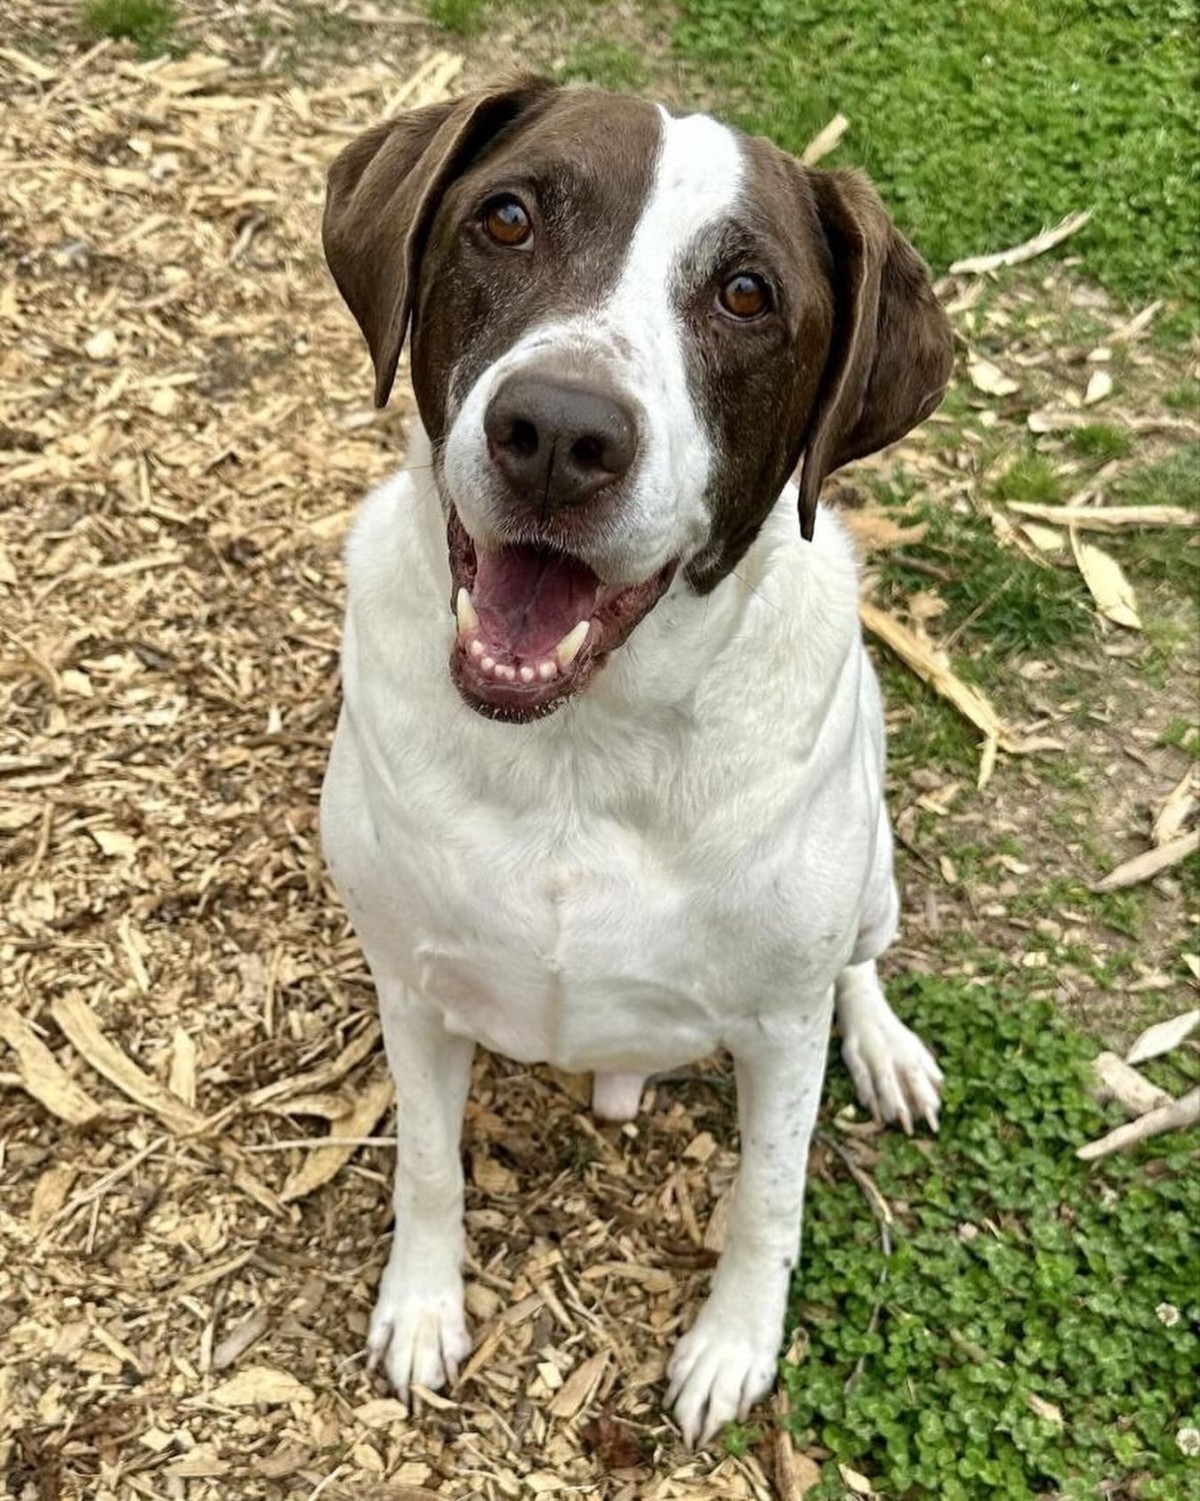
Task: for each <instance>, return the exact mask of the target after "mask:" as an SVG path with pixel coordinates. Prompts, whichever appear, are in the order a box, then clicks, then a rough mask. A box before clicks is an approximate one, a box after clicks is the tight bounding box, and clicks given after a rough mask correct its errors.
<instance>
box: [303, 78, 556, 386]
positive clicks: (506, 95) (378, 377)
mask: <svg viewBox="0 0 1200 1501" xmlns="http://www.w3.org/2000/svg"><path fill="white" fill-rule="evenodd" d="M555 87H556V86H555V85H554V84H552V83H550V82H549V81H547V80H545V79H540V78H522V79H518V80H517V81H516V82H514V83H513V84H511V85H509V86H508V87H506V88H502V89H497V90H492V91H490V92H487V93H482V94H471V95H467V96H465V97H464V98H462V99H452V100H448V101H446V102H445V103H443V104H429V105H426V106H425V107H424V108H423V109H416V110H413V111H412V112H411V113H410V114H406V115H402V116H400V117H399V118H398V119H396V120H389V121H386V122H385V123H384V124H382V125H376V126H374V127H373V128H372V129H371V130H368V131H366V132H365V134H363V135H361V136H359V137H357V139H355V140H353V141H351V143H350V145H349V146H347V147H346V148H345V150H344V151H342V152H341V154H340V155H339V156H338V157H337V159H336V160H335V161H334V163H333V166H332V167H331V168H330V169H329V181H328V185H327V188H326V194H325V217H324V220H323V221H322V225H321V239H322V242H323V244H324V247H325V259H326V260H327V261H328V263H329V269H330V270H331V271H332V272H333V279H334V281H335V282H337V286H338V291H339V292H340V293H341V294H342V296H343V297H344V298H345V300H346V305H347V306H348V307H349V309H350V311H351V312H352V313H353V314H354V316H355V318H356V319H357V321H358V326H359V328H361V329H362V331H363V337H364V338H365V339H366V341H367V347H368V349H369V350H370V351H371V359H372V361H373V362H374V365H375V405H376V406H380V407H381V406H385V405H386V404H387V399H388V396H389V395H390V394H391V390H392V382H393V381H394V380H395V378H396V364H397V362H398V360H399V359H400V350H401V349H402V348H403V345H404V337H405V334H406V332H407V330H408V324H409V318H410V316H411V314H412V312H413V300H414V297H415V294H416V287H417V276H418V272H419V269H420V263H421V252H422V250H423V248H424V244H425V239H426V236H427V234H428V232H429V225H430V222H431V220H432V218H433V214H434V212H435V210H436V208H437V204H438V201H439V199H440V198H441V195H442V193H443V192H444V191H445V189H446V187H447V185H448V184H449V183H450V182H452V181H453V179H454V178H455V177H456V176H457V175H458V174H459V173H460V172H462V171H463V170H464V168H465V167H466V165H467V163H468V162H469V161H470V160H471V159H472V158H473V157H475V156H476V155H477V154H478V153H479V152H480V151H481V150H482V149H483V148H484V147H485V146H486V145H487V144H488V142H490V141H491V140H492V139H494V137H495V136H496V135H498V134H499V132H500V131H501V130H503V129H504V127H505V126H506V125H508V124H510V123H511V122H512V121H513V120H515V119H516V118H517V117H518V116H520V115H522V114H524V113H525V112H526V111H527V110H528V109H530V108H531V107H532V106H533V105H534V104H536V103H538V102H539V101H541V100H543V99H545V98H546V96H547V95H548V94H550V93H553V92H554V89H555Z"/></svg>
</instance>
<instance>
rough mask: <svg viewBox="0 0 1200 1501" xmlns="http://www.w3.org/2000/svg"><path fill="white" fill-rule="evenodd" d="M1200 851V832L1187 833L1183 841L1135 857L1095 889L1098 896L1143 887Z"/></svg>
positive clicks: (1172, 841) (1173, 840)
mask: <svg viewBox="0 0 1200 1501" xmlns="http://www.w3.org/2000/svg"><path fill="white" fill-rule="evenodd" d="M1197 850H1200V829H1193V830H1192V832H1191V833H1190V834H1184V835H1183V836H1182V837H1181V838H1179V839H1172V840H1171V842H1170V843H1169V844H1160V845H1159V846H1158V847H1157V848H1156V849H1152V850H1145V851H1144V852H1143V853H1142V854H1140V855H1134V857H1133V859H1132V860H1126V861H1125V862H1124V864H1122V865H1118V866H1117V868H1116V870H1110V871H1109V873H1108V874H1107V875H1106V876H1105V877H1104V879H1103V880H1101V881H1097V882H1096V883H1095V884H1094V885H1093V886H1092V890H1093V891H1094V892H1095V893H1096V894H1097V895H1098V896H1100V895H1103V893H1104V892H1106V891H1121V890H1122V889H1123V888H1124V887H1126V886H1140V885H1141V884H1142V882H1143V881H1152V880H1153V879H1154V877H1155V876H1156V875H1158V874H1159V873H1160V872H1161V871H1164V870H1168V869H1170V867H1171V866H1172V865H1178V864H1179V862H1180V861H1181V860H1186V859H1187V857H1188V856H1189V855H1193V854H1195V852H1196V851H1197Z"/></svg>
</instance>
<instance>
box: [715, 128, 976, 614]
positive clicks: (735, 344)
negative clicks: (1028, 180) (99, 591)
mask: <svg viewBox="0 0 1200 1501" xmlns="http://www.w3.org/2000/svg"><path fill="white" fill-rule="evenodd" d="M742 149H743V154H744V160H745V165H746V179H745V185H744V187H743V191H742V201H741V204H740V206H739V210H738V213H737V222H736V223H731V224H729V225H727V226H726V227H725V229H724V230H723V231H722V232H721V233H720V234H718V235H715V236H714V237H713V238H712V240H711V242H710V243H708V244H706V245H704V246H702V247H698V250H697V252H696V255H697V258H698V259H699V260H700V261H701V263H700V264H697V265H695V266H693V267H692V269H691V273H690V276H689V278H688V284H689V285H690V286H692V287H694V288H695V289H696V290H695V291H694V292H693V294H692V295H691V297H690V300H689V302H688V305H687V308H686V312H687V316H688V321H689V328H690V331H691V338H692V348H691V351H690V354H689V361H688V368H689V377H690V381H691V385H692V391H693V395H694V397H695V399H696V400H697V402H698V403H699V404H700V406H701V408H702V410H703V411H704V412H705V414H706V417H707V421H708V426H709V429H710V432H711V433H712V436H713V439H714V447H715V450H716V453H717V462H716V471H715V473H714V475H713V479H712V484H711V486H710V490H709V505H710V510H711V513H712V517H713V524H712V530H711V533H710V538H709V542H708V544H707V546H706V547H705V548H704V549H703V550H702V551H701V553H700V554H699V555H698V556H697V557H696V558H694V559H693V560H692V562H691V564H690V565H689V567H688V571H687V577H688V580H689V582H690V583H691V584H692V586H693V587H694V588H695V589H696V590H697V591H698V592H699V593H705V592H707V591H708V590H709V589H712V588H713V587H714V586H715V585H716V584H717V583H719V582H720V580H721V579H722V578H724V577H725V576H726V574H727V573H729V572H730V570H731V569H733V568H734V567H736V565H737V563H738V561H739V560H740V558H741V557H742V556H743V555H744V553H745V552H746V550H747V548H748V547H749V546H750V545H751V543H752V542H753V541H754V538H755V537H756V536H757V534H758V532H759V530H760V528H761V526H762V524H763V522H764V521H765V519H766V517H767V515H768V513H769V512H770V510H771V508H772V506H773V505H774V504H775V501H776V500H777V499H778V497H779V493H780V491H781V490H782V488H783V486H784V485H785V484H786V482H787V480H788V478H789V477H790V476H791V474H792V473H793V471H794V470H795V468H796V465H797V464H798V462H799V461H800V459H801V457H803V458H804V471H803V476H802V480H801V492H800V526H801V530H802V532H803V534H804V535H805V536H806V537H808V536H811V534H812V524H813V517H814V513H815V510H816V502H817V495H818V492H819V490H820V486H821V483H822V481H823V480H824V478H825V477H826V475H828V474H829V473H831V472H832V471H833V470H834V469H836V468H838V467H840V466H841V465H842V464H846V463H849V462H850V460H851V459H854V458H857V457H860V456H861V455H863V454H866V453H871V452H873V451H875V450H876V449H878V448H882V447H883V446H885V445H886V444H888V443H891V442H894V441H895V440H896V439H897V438H899V437H901V436H903V434H904V433H906V432H907V431H908V430H909V429H910V428H912V427H914V426H916V424H917V423H918V422H920V421H922V420H923V419H924V418H925V417H926V416H928V415H929V413H930V412H931V411H932V410H933V408H934V407H935V406H936V405H937V403H938V401H939V400H940V398H941V393H942V390H943V389H944V387H945V384H946V381H947V380H948V379H949V375H950V370H951V366H952V363H953V345H952V339H951V333H950V326H949V322H948V320H947V319H946V316H945V314H944V313H943V312H942V310H941V308H940V306H939V305H938V303H937V300H936V298H935V297H934V295H933V289H932V286H931V284H930V280H929V273H928V268H927V267H926V265H925V263H924V261H922V260H921V258H920V256H918V255H917V253H916V252H915V251H914V250H913V248H912V246H911V245H910V244H909V243H908V241H907V240H905V239H904V237H903V236H902V235H900V234H899V233H898V232H897V231H896V229H895V228H894V226H893V225H892V223H891V221H890V220H889V218H888V216H887V213H886V211H885V209H884V207H883V204H882V203H881V202H880V199H879V196H878V194H877V193H876V192H875V190H874V188H872V187H871V185H870V183H869V182H868V181H867V180H866V178H865V177H863V176H862V175H861V174H859V173H855V172H813V171H811V170H809V169H807V168H805V167H803V166H802V165H801V164H800V163H799V162H797V161H795V160H794V159H793V158H792V157H790V156H788V155H786V154H785V153H784V152H782V151H780V150H779V149H778V148H777V147H775V146H773V145H772V144H771V143H770V142H769V141H766V140H764V139H762V138H754V139H746V140H744V141H743V143H742ZM739 271H745V272H749V273H751V274H752V275H755V276H761V277H763V278H764V279H765V280H766V281H767V283H768V284H769V286H770V287H771V289H772V293H773V306H772V308H771V309H770V310H769V311H768V312H767V313H766V314H765V315H764V316H762V317H759V318H755V319H752V320H750V321H741V320H738V319H736V318H730V317H729V316H726V315H724V314H723V312H722V309H721V308H719V307H718V306H716V305H714V299H713V295H712V293H713V288H714V287H723V286H724V285H725V284H726V283H727V281H728V279H729V277H730V276H732V275H734V274H735V273H736V272H739Z"/></svg>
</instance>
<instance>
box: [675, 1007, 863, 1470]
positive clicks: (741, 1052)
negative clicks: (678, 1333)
mask: <svg viewBox="0 0 1200 1501" xmlns="http://www.w3.org/2000/svg"><path fill="white" fill-rule="evenodd" d="M832 1011H833V992H832V990H831V991H830V993H829V995H828V996H827V997H826V998H825V999H824V1000H823V1001H821V1002H819V1003H818V1004H817V1005H815V1006H813V1007H812V1009H811V1010H810V1011H807V1012H805V1013H802V1014H801V1016H800V1017H798V1018H797V1017H789V1018H788V1019H786V1020H784V1021H779V1022H776V1021H774V1020H772V1021H769V1022H755V1023H752V1024H749V1025H748V1026H747V1027H746V1028H745V1029H743V1031H742V1032H741V1033H739V1034H738V1035H737V1036H736V1037H731V1038H730V1039H729V1046H730V1050H731V1051H732V1053H733V1056H734V1064H735V1067H736V1073H737V1092H738V1123H739V1126H740V1130H741V1151H742V1161H741V1168H740V1170H739V1172H738V1178H737V1186H736V1188H735V1190H734V1198H733V1212H732V1214H731V1215H730V1228H729V1238H728V1240H727V1242H726V1245H725V1249H724V1251H723V1252H722V1254H721V1259H720V1262H719V1263H718V1265H717V1270H716V1273H715V1275H714V1277H713V1287H712V1291H711V1293H710V1294H709V1296H708V1301H707V1302H706V1303H705V1304H704V1307H703V1308H702V1309H701V1310H700V1314H699V1317H698V1318H697V1319H696V1322H695V1323H694V1324H693V1325H692V1327H691V1329H690V1330H689V1331H688V1333H687V1334H685V1335H684V1336H683V1338H682V1339H681V1340H680V1341H679V1343H678V1345H677V1346H676V1347H675V1353H674V1354H673V1356H672V1357H671V1363H670V1365H669V1367H668V1372H667V1374H668V1378H669V1382H670V1385H669V1389H668V1392H667V1401H668V1403H670V1405H671V1406H672V1408H673V1411H674V1413H675V1418H676V1421H677V1422H678V1424H679V1427H680V1429H681V1431H682V1433H683V1438H684V1442H685V1443H686V1444H688V1446H689V1447H692V1446H694V1445H696V1444H705V1443H707V1442H708V1441H709V1439H711V1438H712V1437H713V1436H714V1435H715V1434H716V1433H717V1432H719V1430H720V1429H721V1428H722V1427H723V1426H724V1424H726V1423H728V1422H729V1421H731V1419H733V1418H735V1417H745V1415H746V1413H747V1412H748V1411H749V1410H750V1408H751V1406H752V1405H753V1404H754V1403H755V1402H756V1401H758V1399H759V1398H760V1397H761V1396H763V1395H764V1393H765V1392H767V1391H768V1390H769V1389H770V1388H771V1386H772V1384H773V1383H774V1380H775V1367H776V1361H777V1358H778V1354H779V1344H780V1338H781V1335H782V1330H783V1319H784V1314H785V1312H786V1309H787V1296H788V1284H789V1282H790V1279H791V1274H792V1270H793V1268H794V1267H795V1265H796V1261H797V1258H798V1256H799V1254H800V1214H801V1210H802V1209H803V1206H804V1179H805V1174H806V1171H807V1167H808V1147H809V1142H810V1141H811V1140H812V1133H813V1127H814V1126H815V1124H816V1119H817V1107H818V1106H819V1104H820V1101H821V1085H822V1082H823V1080H824V1076H825V1058H826V1054H827V1052H828V1049H829V1027H830V1020H831V1016H832Z"/></svg>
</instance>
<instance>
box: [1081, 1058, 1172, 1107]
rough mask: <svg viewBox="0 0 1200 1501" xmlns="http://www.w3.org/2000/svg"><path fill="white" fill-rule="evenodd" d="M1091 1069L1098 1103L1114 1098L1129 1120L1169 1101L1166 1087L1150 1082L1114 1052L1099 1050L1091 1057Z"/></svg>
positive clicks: (1094, 1092) (1170, 1101)
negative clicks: (1160, 1087)
mask: <svg viewBox="0 0 1200 1501" xmlns="http://www.w3.org/2000/svg"><path fill="white" fill-rule="evenodd" d="M1092 1073H1093V1074H1095V1076H1096V1084H1095V1086H1094V1088H1093V1089H1092V1094H1093V1096H1094V1098H1095V1099H1096V1101H1097V1102H1098V1103H1099V1104H1101V1105H1106V1104H1107V1103H1108V1101H1109V1100H1116V1102H1117V1103H1118V1104H1119V1105H1120V1107H1121V1109H1122V1110H1123V1111H1124V1112H1125V1114H1126V1115H1127V1116H1129V1117H1130V1119H1131V1120H1140V1119H1141V1117H1142V1116H1143V1115H1147V1114H1148V1113H1149V1112H1150V1111H1151V1110H1159V1109H1161V1108H1162V1106H1164V1105H1170V1104H1171V1103H1172V1100H1171V1096H1170V1095H1169V1094H1168V1093H1167V1091H1166V1090H1165V1089H1159V1087H1158V1085H1157V1084H1152V1083H1151V1082H1150V1080H1149V1079H1147V1078H1146V1076H1145V1074H1139V1073H1138V1071H1137V1069H1136V1068H1133V1067H1132V1066H1131V1065H1130V1064H1128V1063H1126V1061H1125V1059H1124V1058H1120V1057H1118V1056H1117V1054H1116V1053H1101V1054H1100V1055H1099V1056H1098V1057H1096V1058H1094V1059H1093V1060H1092Z"/></svg>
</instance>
